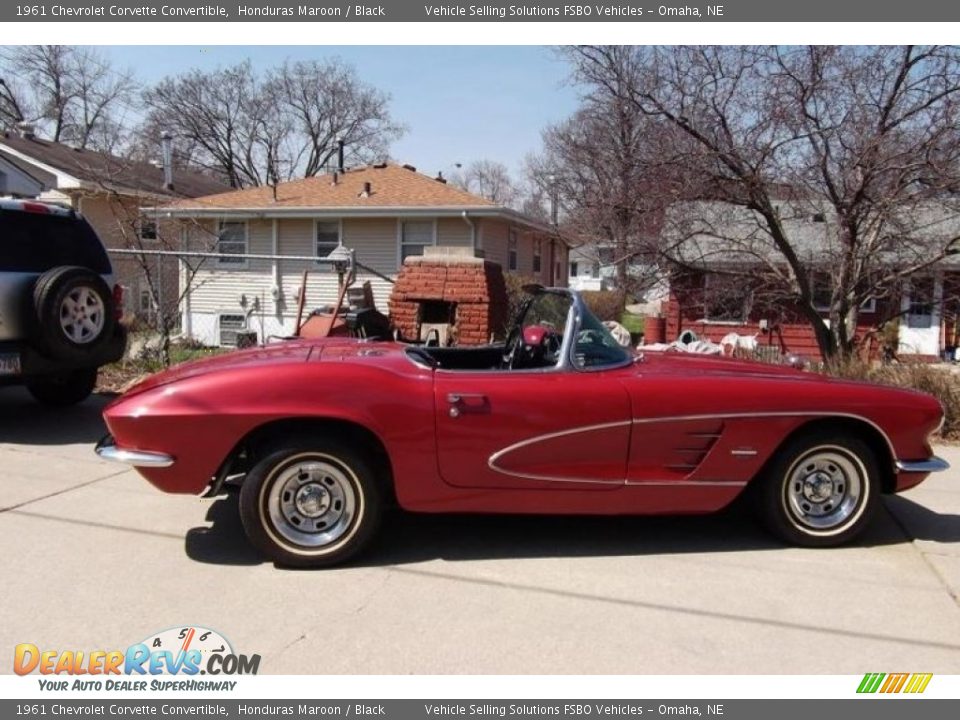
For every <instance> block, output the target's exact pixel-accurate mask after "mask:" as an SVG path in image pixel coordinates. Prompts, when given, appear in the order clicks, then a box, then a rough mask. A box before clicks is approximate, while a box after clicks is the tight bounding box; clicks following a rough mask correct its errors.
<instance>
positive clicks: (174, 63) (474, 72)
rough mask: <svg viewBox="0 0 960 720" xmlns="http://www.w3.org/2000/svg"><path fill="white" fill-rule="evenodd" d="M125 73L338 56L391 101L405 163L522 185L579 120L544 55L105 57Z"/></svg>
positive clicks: (226, 51)
mask: <svg viewBox="0 0 960 720" xmlns="http://www.w3.org/2000/svg"><path fill="white" fill-rule="evenodd" d="M101 50H102V51H103V52H104V53H106V54H107V55H108V56H109V57H110V58H111V59H112V60H113V61H114V62H115V63H116V64H117V65H118V66H120V67H126V68H130V69H131V70H132V71H133V72H134V73H135V74H136V75H137V76H138V77H139V78H140V79H141V80H143V81H145V82H153V81H156V80H158V79H160V78H161V77H163V76H165V75H167V74H175V73H179V72H183V71H185V70H189V69H191V68H194V67H199V68H205V69H213V68H216V67H218V66H221V65H231V64H234V63H237V62H241V61H243V60H246V59H248V58H249V59H250V60H251V61H252V62H253V64H254V67H264V68H266V67H269V66H272V65H275V64H279V63H282V62H283V61H284V60H285V59H287V58H290V59H294V60H301V59H312V58H325V57H331V56H339V57H341V58H342V59H344V60H345V61H347V62H348V63H350V64H351V65H353V66H354V67H355V68H356V69H357V72H358V74H359V76H360V77H361V78H362V79H363V80H364V81H366V82H368V83H371V84H373V85H374V86H376V87H378V88H380V89H381V90H384V91H386V92H388V93H389V94H390V96H391V102H390V108H391V113H392V115H393V116H394V118H396V119H397V120H399V121H400V122H402V123H404V124H405V125H406V126H407V133H406V134H405V135H404V137H403V138H401V139H400V140H399V141H397V142H396V143H394V145H393V148H392V152H393V155H394V157H395V158H396V159H397V160H400V161H402V162H406V163H411V164H413V165H416V166H417V168H418V169H419V170H421V171H423V172H427V173H435V172H437V171H438V170H442V171H444V173H445V174H449V173H450V172H452V171H453V169H454V163H458V162H459V163H463V164H467V163H469V162H470V161H472V160H477V159H481V158H487V159H492V160H498V161H500V162H503V163H505V164H506V165H507V166H508V167H509V168H510V169H511V171H512V172H514V173H516V174H517V175H519V170H520V168H521V166H522V163H523V158H524V156H525V155H526V154H527V153H529V152H532V151H535V150H537V149H538V148H539V147H540V131H541V130H542V129H543V128H544V127H545V126H547V125H548V124H550V123H554V122H557V121H559V120H562V119H563V118H565V117H566V116H568V115H569V114H570V113H571V112H573V110H574V108H575V106H576V102H577V94H576V90H575V88H573V87H571V86H570V85H569V84H568V83H567V67H566V65H565V64H564V62H563V61H562V60H560V59H559V58H557V57H556V55H555V54H554V52H553V51H552V50H551V49H550V48H546V47H505V46H494V47H473V46H443V47H433V46H389V47H387V46H372V47H366V46H338V47H316V46H314V47H288V46H284V47H251V46H243V47H223V46H209V47H202V46H197V47H189V46H187V47H183V46H162V47H117V46H113V47H102V48H101Z"/></svg>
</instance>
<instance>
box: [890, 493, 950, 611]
mask: <svg viewBox="0 0 960 720" xmlns="http://www.w3.org/2000/svg"><path fill="white" fill-rule="evenodd" d="M883 507H884V509H885V510H886V511H887V514H888V515H889V516H890V517H891V518H892V519H893V524H894V525H896V526H897V527H898V528H899V529H900V532H901V533H903V536H904V538H906V539H907V540H909V541H910V547H912V548H913V550H914V552H915V553H917V555H919V556H920V560H921V561H922V562H923V564H924V565H926V566H927V569H928V570H930V572H931V573H933V576H934V577H935V578H936V579H937V582H939V583H940V587H942V588H943V589H944V591H945V592H946V593H947V595H948V596H949V597H950V599H951V600H953V602H954V604H955V605H956V606H957V607H960V593H958V592H957V591H954V589H953V588H952V587H950V583H949V582H948V581H947V578H945V577H944V576H943V573H942V572H940V569H939V568H938V567H937V566H936V565H934V564H933V563H932V562H931V561H930V558H929V557H927V553H926V552H924V551H923V548H921V547H920V546H919V545H917V539H916V538H915V537H914V536H913V535H912V534H911V533H910V531H909V530H908V529H907V526H906V525H905V524H904V523H903V522H901V521H900V518H898V517H897V514H896V513H895V512H894V511H893V510H891V509H890V508H889V507H888V506H887V505H886V504H884V506H883ZM930 554H933V555H935V554H937V553H930Z"/></svg>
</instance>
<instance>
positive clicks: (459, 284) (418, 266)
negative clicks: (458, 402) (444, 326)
mask: <svg viewBox="0 0 960 720" xmlns="http://www.w3.org/2000/svg"><path fill="white" fill-rule="evenodd" d="M506 298H507V291H506V285H505V284H504V281H503V271H502V270H501V268H500V266H499V265H497V264H496V263H492V262H489V261H484V260H480V259H476V258H459V259H455V258H445V257H411V258H407V260H406V261H405V262H404V265H403V268H401V270H400V274H399V275H398V276H397V280H396V283H395V284H394V286H393V292H391V293H390V301H389V306H390V320H391V323H392V324H393V326H394V328H396V329H397V330H399V331H400V334H401V335H402V336H403V337H404V338H407V339H416V338H418V337H419V335H420V328H419V308H420V303H421V302H424V301H429V300H442V301H444V302H450V303H456V304H457V311H456V324H455V326H454V327H455V332H454V337H455V339H456V344H457V345H483V344H486V343H488V342H489V341H490V337H491V335H497V334H499V333H501V332H502V330H503V327H504V324H505V323H506V309H507V302H506Z"/></svg>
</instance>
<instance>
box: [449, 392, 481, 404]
mask: <svg viewBox="0 0 960 720" xmlns="http://www.w3.org/2000/svg"><path fill="white" fill-rule="evenodd" d="M471 401H473V402H477V401H479V402H486V401H487V396H486V395H482V394H480V393H450V394H449V395H447V402H448V403H450V404H451V405H459V404H460V403H467V402H471Z"/></svg>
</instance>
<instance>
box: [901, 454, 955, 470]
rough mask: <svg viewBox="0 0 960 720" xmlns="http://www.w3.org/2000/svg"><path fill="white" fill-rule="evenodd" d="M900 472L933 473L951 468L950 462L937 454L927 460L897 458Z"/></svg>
mask: <svg viewBox="0 0 960 720" xmlns="http://www.w3.org/2000/svg"><path fill="white" fill-rule="evenodd" d="M896 468H897V472H898V473H932V472H943V471H944V470H949V469H950V463H948V462H947V461H946V460H944V459H943V458H938V457H937V456H936V455H934V456H932V457H929V458H927V459H926V460H897V462H896Z"/></svg>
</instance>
